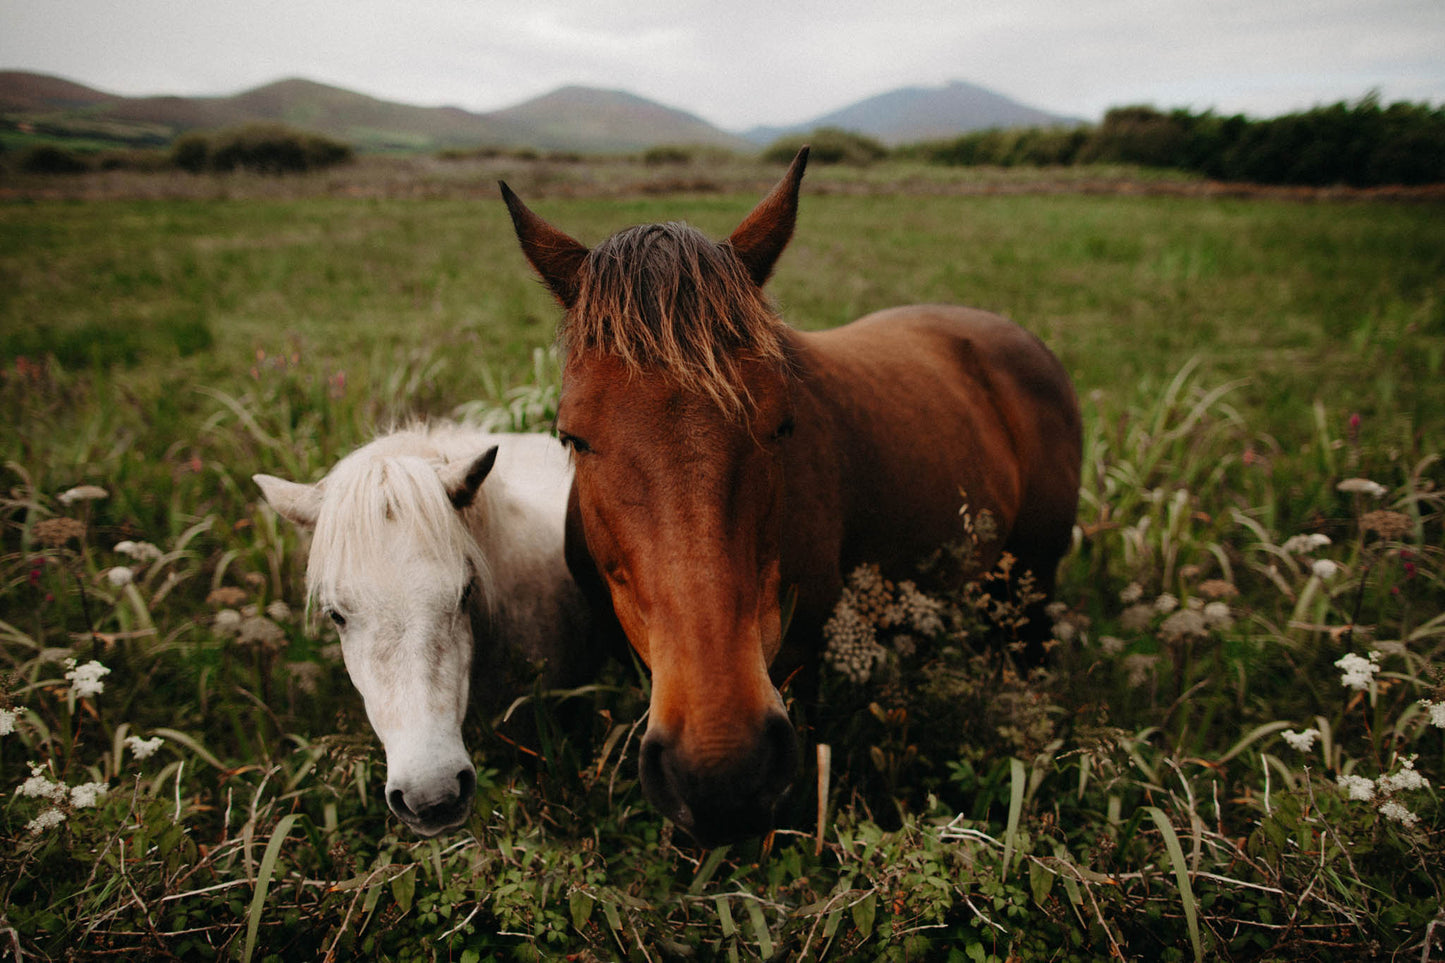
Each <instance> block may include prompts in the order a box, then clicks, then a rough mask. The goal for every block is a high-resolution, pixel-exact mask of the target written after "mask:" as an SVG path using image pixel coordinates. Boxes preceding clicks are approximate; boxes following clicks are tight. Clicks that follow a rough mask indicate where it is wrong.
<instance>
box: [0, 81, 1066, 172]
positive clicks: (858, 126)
mask: <svg viewBox="0 0 1445 963" xmlns="http://www.w3.org/2000/svg"><path fill="white" fill-rule="evenodd" d="M258 121H274V122H279V123H285V124H290V125H292V126H295V127H301V128H304V129H306V130H310V131H313V132H315V133H319V134H325V135H327V136H329V137H333V138H336V139H338V140H342V141H345V142H347V143H349V144H352V145H353V146H355V147H357V148H359V149H361V150H401V151H428V150H437V149H440V148H447V147H458V148H469V147H532V148H537V149H540V150H555V151H576V152H578V153H612V152H624V151H635V150H641V149H645V148H647V147H653V146H658V145H674V144H676V145H685V144H693V145H707V146H717V147H723V148H727V149H729V150H737V151H749V150H753V149H755V148H756V147H757V146H759V145H764V144H767V143H770V142H771V141H773V140H775V139H776V138H778V137H780V136H783V135H784V134H793V133H806V132H808V131H812V130H815V129H816V128H818V127H841V128H844V129H846V130H852V131H856V132H859V133H863V134H868V135H870V136H873V137H876V138H878V139H879V140H881V141H883V142H885V143H888V144H899V143H906V142H910V141H918V140H925V139H934V138H944V137H953V136H957V135H958V134H962V133H966V132H968V131H971V130H979V129H982V128H988V127H1033V126H1051V125H1056V124H1075V123H1080V121H1077V120H1074V119H1072V118H1068V117H1060V116H1059V115H1057V114H1050V113H1047V112H1045V111H1042V110H1037V109H1035V108H1033V107H1028V106H1025V105H1023V104H1020V103H1018V102H1016V101H1013V100H1010V99H1008V98H1007V97H1003V96H1001V95H999V94H996V93H993V92H992V91H989V90H985V89H984V88H982V87H978V86H975V85H973V84H966V83H962V82H959V81H955V82H953V83H950V84H947V85H945V86H943V87H932V88H927V87H905V88H903V89H901V90H894V91H890V92H889V93H885V94H879V95H878V96H876V97H870V98H868V99H866V100H861V101H859V102H858V103H856V104H853V105H851V106H848V107H844V108H842V109H840V110H836V111H833V112H832V113H829V114H824V115H823V116H821V117H818V118H815V119H814V120H811V121H809V122H807V123H805V124H797V125H795V126H793V127H755V128H753V129H752V130H750V131H747V132H746V133H744V134H736V133H730V132H728V131H724V130H721V129H720V128H718V127H715V126H713V125H712V124H709V123H708V122H707V121H705V120H703V119H702V118H700V117H697V116H695V115H693V114H689V113H687V112H685V111H681V110H677V109H675V108H672V107H665V106H663V105H662V104H658V103H656V102H654V101H650V100H645V99H643V98H641V97H638V96H636V95H634V94H630V93H626V92H624V91H620V90H598V89H595V88H591V87H562V88H560V89H558V90H554V91H552V92H551V93H549V94H544V95H543V96H541V97H537V98H534V99H532V100H528V101H526V102H525V103H521V104H518V105H516V106H514V107H508V108H506V109H504V110H496V111H491V112H489V113H473V112H471V111H466V110H462V109H461V108H459V107H414V106H411V105H408V104H399V103H394V102H392V101H387V100H379V99H377V98H375V97H368V96H366V95H365V94H359V93H356V92H355V91H350V90H343V89H341V88H339V87H331V86H327V85H326V84H320V83H316V82H315V81H311V80H303V79H299V78H292V79H289V80H280V81H277V82H275V83H271V84H267V85H265V86H263V87H257V88H256V89H254V90H248V91H245V92H243V93H239V94H235V95H233V96H228V97H121V96H118V95H115V94H110V93H105V92H102V91H99V90H94V89H92V88H90V87H86V86H83V85H81V84H77V83H72V82H71V81H68V80H63V79H61V78H59V77H48V76H44V75H41V74H33V73H24V72H21V71H0V143H6V142H9V141H12V140H14V139H15V138H17V137H22V138H23V137H33V136H36V135H41V136H48V137H60V138H68V139H71V140H73V141H76V142H78V143H81V142H83V143H85V144H87V145H94V146H103V145H106V144H111V145H117V144H128V145H135V146H154V145H161V144H166V143H169V142H170V141H171V140H173V139H174V138H175V137H176V136H177V135H179V134H183V133H186V132H187V131H191V130H203V129H210V128H217V127H230V126H235V125H238V124H244V123H253V122H258Z"/></svg>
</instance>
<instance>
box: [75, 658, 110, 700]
mask: <svg viewBox="0 0 1445 963" xmlns="http://www.w3.org/2000/svg"><path fill="white" fill-rule="evenodd" d="M65 664H66V665H67V666H69V667H70V671H69V672H67V673H65V677H66V678H67V679H69V680H70V682H71V686H70V690H71V691H72V692H74V693H75V697H76V698H77V699H85V698H88V697H89V696H96V695H100V694H101V693H102V692H104V691H105V683H104V682H101V681H100V680H101V677H102V676H107V675H110V669H108V668H106V667H105V666H103V665H101V664H100V663H99V662H97V661H95V660H94V659H91V660H90V661H89V662H87V663H85V665H81V666H77V665H76V664H75V660H74V659H66V660H65Z"/></svg>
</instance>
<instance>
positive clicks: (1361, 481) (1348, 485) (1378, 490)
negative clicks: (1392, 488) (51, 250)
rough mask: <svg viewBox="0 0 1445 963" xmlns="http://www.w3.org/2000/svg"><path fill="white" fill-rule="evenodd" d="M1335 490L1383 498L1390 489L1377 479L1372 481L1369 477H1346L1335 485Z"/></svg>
mask: <svg viewBox="0 0 1445 963" xmlns="http://www.w3.org/2000/svg"><path fill="white" fill-rule="evenodd" d="M1335 490H1336V491H1342V492H1349V493H1358V494H1361V495H1369V496H1370V497H1371V498H1382V497H1384V495H1385V493H1386V492H1387V491H1389V489H1388V488H1386V487H1385V486H1384V485H1381V484H1380V483H1379V482H1377V481H1370V479H1368V478H1346V479H1345V480H1344V481H1342V482H1340V483H1339V484H1338V485H1336V486H1335Z"/></svg>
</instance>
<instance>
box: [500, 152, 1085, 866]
mask: <svg viewBox="0 0 1445 963" xmlns="http://www.w3.org/2000/svg"><path fill="white" fill-rule="evenodd" d="M806 162H807V150H806V148H805V149H804V150H803V151H802V152H800V153H799V154H798V157H797V158H796V159H795V160H794V161H793V164H792V166H791V167H790V168H789V170H788V173H787V175H786V176H785V177H784V178H783V180H782V182H781V183H779V184H778V186H777V187H775V188H774V189H773V191H772V193H770V194H769V195H768V196H767V197H766V198H765V199H764V200H763V201H762V202H761V203H760V204H759V205H758V206H757V208H756V209H754V210H753V212H752V213H751V214H750V215H748V217H747V218H746V219H745V220H744V221H743V223H742V224H741V226H739V227H738V228H737V230H735V231H734V232H733V233H732V235H731V236H730V237H729V238H728V239H727V240H726V241H723V242H721V243H716V242H713V241H711V240H709V239H708V238H707V237H705V236H704V235H703V234H701V233H700V232H699V231H697V230H695V229H693V228H691V227H688V226H687V225H684V224H676V223H670V224H661V225H648V226H644V227H636V228H632V229H629V230H625V231H622V232H620V233H618V234H615V235H613V236H612V237H610V238H608V239H607V240H605V241H603V242H602V243H601V244H599V245H598V246H597V247H595V248H593V249H592V250H590V251H589V250H588V249H587V248H585V247H584V246H582V245H581V244H579V243H578V242H577V241H575V240H573V239H572V238H571V237H569V236H567V235H566V234H564V233H562V232H560V231H558V230H556V229H555V228H553V227H551V226H550V225H549V224H547V223H546V222H545V221H543V220H542V219H541V218H540V217H538V216H537V215H536V214H534V213H533V212H532V211H530V210H528V209H527V207H526V206H525V205H524V204H523V203H522V202H521V201H520V200H519V199H518V198H517V197H516V195H515V194H513V193H512V192H511V191H510V190H509V189H508V188H507V186H506V185H505V184H503V185H501V186H502V194H503V197H504V198H505V200H506V202H507V206H508V209H509V210H510V211H511V215H512V221H513V224H514V226H515V227H516V230H517V236H518V238H519V240H520V241H521V245H522V250H523V252H524V253H525V254H526V256H527V259H528V260H529V261H530V262H531V264H532V266H533V267H534V268H535V269H536V270H537V271H538V273H539V274H540V275H541V277H542V280H543V281H544V282H545V283H546V284H547V286H548V287H549V288H550V289H551V291H552V293H553V294H554V295H555V296H556V298H557V300H558V301H560V302H561V304H562V306H563V307H564V308H566V316H565V319H564V320H563V322H562V324H561V327H560V329H559V340H560V342H561V345H562V347H563V350H564V352H565V364H564V370H563V379H562V393H561V400H560V403H559V406H558V412H557V431H558V434H559V435H560V436H561V438H562V439H563V440H564V441H565V442H567V443H568V444H569V445H570V446H571V448H572V451H573V452H574V458H575V463H576V477H575V482H574V485H573V490H572V500H571V504H570V507H569V513H568V526H569V528H568V537H569V540H570V542H571V543H572V545H574V546H580V548H581V549H582V550H578V551H570V550H569V561H571V562H572V563H573V565H574V571H577V572H578V574H579V578H585V575H586V572H585V571H584V570H585V568H586V567H587V566H589V565H595V569H593V570H592V573H591V574H592V577H593V579H594V580H596V581H598V582H599V584H601V585H605V587H606V590H607V593H608V594H609V595H610V601H611V604H612V607H613V609H614V610H615V612H616V615H617V618H618V620H619V622H620V624H621V627H622V629H623V631H625V632H626V634H627V638H628V640H629V641H630V642H631V644H632V646H633V648H634V649H635V650H636V652H637V654H638V655H639V656H640V657H641V658H642V660H643V662H645V663H646V664H647V665H648V666H649V667H650V669H651V673H652V703H651V716H650V718H649V720H648V726H647V732H646V735H645V737H644V739H643V742H642V755H641V777H642V784H643V789H644V791H645V793H646V794H647V796H648V798H649V799H650V800H651V801H652V802H653V804H654V805H656V806H657V807H658V808H659V809H661V810H662V811H663V812H664V813H665V814H666V815H668V816H669V817H671V818H672V819H673V820H674V821H675V822H676V823H677V824H678V825H680V826H682V827H683V828H684V829H686V830H687V831H688V832H690V833H691V834H692V835H693V836H694V837H695V838H696V839H697V840H698V841H699V842H701V843H703V844H705V845H708V844H713V843H716V842H720V841H725V840H729V839H734V838H738V837H741V836H746V835H754V834H757V833H759V832H761V831H764V830H766V829H767V828H768V826H769V824H770V821H771V819H772V810H773V807H774V805H775V804H776V802H777V801H778V799H779V798H780V797H781V796H782V794H783V793H784V792H785V791H786V789H787V787H788V785H789V783H790V782H791V779H792V775H793V770H794V768H795V765H796V756H797V750H796V745H795V744H796V737H795V735H794V733H793V729H792V726H791V724H790V722H789V720H788V717H787V715H786V714H785V712H784V709H783V702H782V699H781V697H780V695H779V692H778V689H777V687H776V686H777V684H778V683H780V682H781V680H783V679H785V678H787V677H788V676H789V674H790V673H792V672H794V671H795V670H797V669H799V668H800V667H805V666H810V665H816V663H817V660H818V658H819V656H820V653H821V647H822V626H823V624H824V622H825V621H826V620H827V618H828V616H829V614H830V613H831V611H832V609H833V606H834V605H835V603H836V602H837V599H838V597H839V594H840V592H841V589H842V585H843V577H844V575H845V574H846V573H847V572H850V571H851V570H852V569H853V568H854V567H855V566H857V565H859V564H862V563H865V562H873V563H879V564H881V565H883V566H884V568H885V570H889V569H890V568H891V569H892V570H894V571H900V572H906V571H907V566H910V565H912V564H913V563H916V562H917V561H918V560H919V559H920V558H922V557H923V556H925V555H927V554H928V553H930V552H931V551H934V550H936V549H937V548H938V547H939V546H941V545H943V544H944V543H946V542H948V541H950V540H954V539H958V538H960V537H961V536H962V534H963V531H962V527H961V519H960V512H959V510H960V508H961V506H962V504H963V500H964V496H963V495H962V494H961V493H962V492H966V493H967V500H968V502H969V504H970V505H971V506H972V508H973V509H974V510H975V511H976V510H979V509H985V508H986V509H988V511H990V512H991V513H992V514H993V517H994V519H995V521H996V522H997V528H998V540H997V542H996V543H995V544H994V545H993V546H992V549H993V555H994V557H996V555H997V552H998V551H1000V550H1006V551H1008V552H1011V553H1012V554H1013V555H1014V556H1016V557H1017V558H1018V560H1019V567H1021V568H1028V569H1031V570H1032V571H1033V572H1034V573H1035V574H1036V576H1037V578H1038V583H1039V585H1040V586H1041V587H1042V588H1043V589H1044V590H1045V591H1046V592H1048V591H1051V590H1052V588H1053V582H1054V575H1055V570H1056V568H1057V565H1058V560H1059V558H1060V557H1061V556H1062V554H1063V553H1064V551H1065V550H1066V549H1067V548H1068V546H1069V544H1070V539H1071V535H1072V527H1073V524H1074V511H1075V507H1076V502H1077V499H1078V487H1079V461H1080V448H1081V440H1080V426H1079V410H1078V402H1077V400H1076V399H1075V396H1074V391H1073V388H1072V386H1071V384H1070V382H1069V378H1068V375H1067V374H1066V373H1065V371H1064V368H1063V366H1062V365H1060V363H1059V362H1058V360H1057V359H1056V358H1055V357H1054V356H1053V355H1052V354H1051V353H1050V352H1049V351H1048V349H1046V348H1045V347H1044V346H1043V345H1042V344H1041V343H1040V342H1039V341H1038V339H1036V338H1035V337H1034V336H1033V335H1031V334H1029V333H1028V332H1027V331H1024V330H1023V329H1022V328H1019V327H1017V326H1016V325H1014V324H1012V323H1011V322H1009V321H1007V320H1005V319H1003V318H1001V317H998V316H997V315H993V314H988V313H985V312H983V311H976V310H971V309H967V308H958V307H946V306H936V305H924V306H914V307H904V308H894V309H892V310H887V311H880V312H878V313H876V314H871V315H869V316H867V317H865V318H862V319H860V320H858V321H855V322H853V323H852V324H849V325H845V326H844V327H841V328H838V329H835V330H832V331H826V332H820V333H804V332H800V331H795V330H793V329H791V328H789V327H788V326H787V325H785V324H784V323H783V322H782V320H781V319H780V318H779V317H778V316H777V314H776V312H775V311H774V309H773V307H772V305H771V304H770V302H769V300H768V298H767V297H766V296H765V295H764V294H763V291H762V286H763V283H764V282H765V281H766V280H767V278H768V276H769V275H770V274H771V273H772V269H773V265H774V262H775V261H776V260H777V258H778V255H779V254H781V253H782V251H783V248H784V246H786V244H787V243H788V240H789V238H790V237H791V236H792V232H793V223H794V220H795V218H796V215H797V203H798V188H799V184H800V182H801V180H802V175H803V168H804V165H805V164H806ZM984 561H985V563H986V564H992V558H986V559H984ZM905 577H906V576H905ZM785 599H791V600H793V602H792V604H793V610H792V618H791V622H790V628H789V629H788V632H787V637H786V638H784V625H783V622H784V616H783V610H784V608H785V602H784V600H785Z"/></svg>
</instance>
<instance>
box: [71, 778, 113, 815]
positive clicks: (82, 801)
mask: <svg viewBox="0 0 1445 963" xmlns="http://www.w3.org/2000/svg"><path fill="white" fill-rule="evenodd" d="M109 791H110V787H108V786H107V785H106V784H105V783H103V782H83V783H81V784H80V785H78V786H71V787H70V804H71V805H72V806H74V807H75V808H76V809H89V808H90V807H91V806H94V805H96V804H97V803H99V802H100V800H101V798H102V797H103V796H105V794H106V793H107V792H109Z"/></svg>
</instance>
